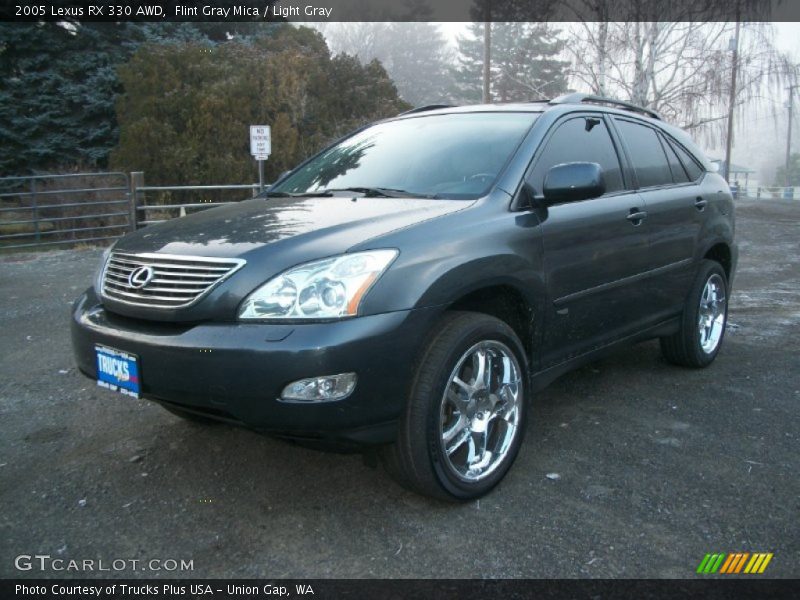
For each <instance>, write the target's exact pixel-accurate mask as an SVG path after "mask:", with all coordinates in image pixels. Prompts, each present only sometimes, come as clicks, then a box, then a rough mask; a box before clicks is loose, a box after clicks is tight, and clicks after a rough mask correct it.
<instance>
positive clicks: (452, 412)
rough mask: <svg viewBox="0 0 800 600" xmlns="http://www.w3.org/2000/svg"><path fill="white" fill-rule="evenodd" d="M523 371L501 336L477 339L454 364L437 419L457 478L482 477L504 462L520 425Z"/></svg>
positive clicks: (448, 463) (443, 445)
mask: <svg viewBox="0 0 800 600" xmlns="http://www.w3.org/2000/svg"><path fill="white" fill-rule="evenodd" d="M521 373H522V369H520V366H519V362H518V361H517V359H516V357H515V356H514V353H513V352H512V351H511V350H510V349H509V348H508V346H506V345H505V344H502V343H500V342H497V341H483V342H479V343H477V344H475V345H474V346H472V347H471V348H470V349H469V350H467V351H466V352H465V353H464V354H463V355H462V357H461V358H460V359H459V361H458V363H456V367H455V368H454V369H453V372H452V373H451V374H450V378H449V379H448V383H447V387H446V389H445V393H444V396H443V397H442V401H441V410H440V417H439V423H440V432H441V440H442V449H443V451H444V456H445V458H446V463H447V465H448V466H449V467H450V469H451V470H452V471H453V473H454V474H455V475H456V476H457V477H458V478H459V479H461V480H463V481H468V482H476V481H480V480H482V479H484V478H486V477H488V476H489V475H490V474H491V473H492V472H494V471H495V469H497V468H498V467H499V466H500V465H501V464H502V463H503V460H504V459H505V457H506V456H507V454H508V452H509V449H510V448H511V446H512V443H513V442H514V438H515V436H516V435H517V432H518V430H519V429H520V423H519V419H520V416H521V414H522V410H521V407H522V402H523V389H524V388H523V386H522V379H521Z"/></svg>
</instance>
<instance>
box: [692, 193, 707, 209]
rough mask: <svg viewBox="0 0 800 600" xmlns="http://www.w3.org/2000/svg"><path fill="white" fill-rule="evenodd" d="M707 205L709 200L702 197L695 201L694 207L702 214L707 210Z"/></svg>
mask: <svg viewBox="0 0 800 600" xmlns="http://www.w3.org/2000/svg"><path fill="white" fill-rule="evenodd" d="M707 204H708V200H704V199H703V197H702V196H698V197H697V198H695V200H694V207H695V208H696V209H697V210H699V211H700V212H703V211H704V210H705V208H706V205H707Z"/></svg>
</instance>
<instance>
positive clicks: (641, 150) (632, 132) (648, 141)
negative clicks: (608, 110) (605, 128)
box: [617, 120, 672, 187]
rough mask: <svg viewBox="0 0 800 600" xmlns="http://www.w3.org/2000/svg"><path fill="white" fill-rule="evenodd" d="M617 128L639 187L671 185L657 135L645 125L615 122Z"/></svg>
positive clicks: (669, 173)
mask: <svg viewBox="0 0 800 600" xmlns="http://www.w3.org/2000/svg"><path fill="white" fill-rule="evenodd" d="M617 126H618V127H619V131H620V133H621V134H622V137H623V139H624V140H625V144H626V145H627V146H628V150H629V151H630V154H631V161H632V162H633V166H634V168H635V169H636V176H637V177H638V179H639V186H641V187H651V186H655V185H670V184H672V173H671V172H670V170H669V164H668V163H667V155H666V154H664V149H663V148H662V147H661V142H659V141H658V134H657V133H656V132H655V131H654V130H653V129H651V128H650V127H646V126H645V125H639V124H637V123H632V122H631V121H620V120H617Z"/></svg>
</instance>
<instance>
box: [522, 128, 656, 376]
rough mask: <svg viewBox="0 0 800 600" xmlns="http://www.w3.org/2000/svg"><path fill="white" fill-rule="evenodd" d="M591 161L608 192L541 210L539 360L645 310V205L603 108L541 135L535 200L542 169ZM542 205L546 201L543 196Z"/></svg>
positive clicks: (606, 335) (614, 333) (621, 327)
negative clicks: (544, 297)
mask: <svg viewBox="0 0 800 600" xmlns="http://www.w3.org/2000/svg"><path fill="white" fill-rule="evenodd" d="M578 161H580V162H584V161H585V162H595V163H598V164H599V165H600V166H601V167H602V169H603V173H604V178H605V182H606V193H605V194H604V195H603V196H601V197H599V198H593V199H590V200H583V201H579V202H569V203H563V204H556V205H551V206H548V207H546V209H543V210H542V214H543V218H542V223H541V227H542V239H543V249H544V266H545V276H546V282H547V289H548V295H549V298H548V301H547V303H546V307H547V308H546V314H545V334H544V336H543V340H542V366H543V367H548V366H552V365H555V364H558V363H559V362H562V361H564V360H567V359H569V358H572V357H574V356H578V355H580V354H583V353H585V352H588V351H590V350H592V349H594V348H597V347H600V346H602V345H604V344H606V343H608V342H610V341H612V340H614V339H618V338H621V337H623V336H625V335H626V334H628V333H630V332H632V331H634V330H636V329H637V327H640V326H641V324H642V323H644V322H645V321H646V320H647V317H648V310H649V309H648V298H647V290H646V287H645V285H646V283H645V282H644V278H645V277H644V274H645V272H646V270H647V266H648V264H649V258H648V251H649V247H648V230H649V229H648V224H647V219H646V218H636V217H637V215H640V214H641V213H645V212H646V211H647V207H646V206H645V205H644V202H643V200H642V197H641V196H640V195H639V194H637V193H635V192H634V191H629V190H627V189H626V185H625V181H624V178H623V172H622V169H621V167H620V159H619V154H618V150H617V148H616V147H615V145H614V142H613V141H612V138H611V136H610V134H609V130H608V126H607V124H606V121H605V119H604V118H603V116H602V115H600V114H591V113H589V114H581V115H580V116H572V115H570V116H569V117H567V118H566V120H564V121H563V122H561V123H560V124H558V125H557V126H556V129H555V130H554V131H553V133H552V134H551V135H550V136H549V138H548V139H547V140H546V141H545V143H544V146H543V150H542V152H541V153H539V157H538V158H537V159H536V160H535V161H534V165H533V167H532V169H531V171H530V173H529V175H528V178H527V181H528V183H529V184H530V186H531V187H532V188H533V190H534V193H535V195H536V196H537V198H539V200H538V201H539V202H540V203H541V202H542V201H543V199H542V198H541V197H542V189H543V182H544V177H545V175H546V174H547V171H548V170H549V169H550V168H552V167H553V166H555V165H559V164H563V163H568V162H578ZM542 205H543V204H542Z"/></svg>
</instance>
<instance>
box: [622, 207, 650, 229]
mask: <svg viewBox="0 0 800 600" xmlns="http://www.w3.org/2000/svg"><path fill="white" fill-rule="evenodd" d="M625 218H626V219H628V221H630V222H631V223H633V226H634V227H638V226H639V225H641V224H642V221H643V220H644V219H646V218H647V213H646V212H645V211H643V210H637V209H635V208H632V209H631V213H630V214H629V215H628V216H627V217H625Z"/></svg>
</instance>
